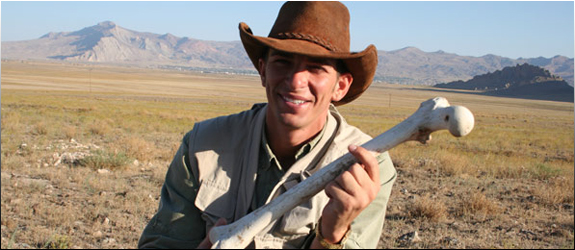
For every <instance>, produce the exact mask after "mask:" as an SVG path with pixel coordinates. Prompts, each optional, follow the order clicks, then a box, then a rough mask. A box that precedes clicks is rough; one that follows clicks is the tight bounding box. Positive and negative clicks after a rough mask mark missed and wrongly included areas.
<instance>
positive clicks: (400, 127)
mask: <svg viewBox="0 0 575 250" xmlns="http://www.w3.org/2000/svg"><path fill="white" fill-rule="evenodd" d="M474 123H475V120H474V118H473V114H472V113H471V111H469V110H468V109H467V108H465V107H462V106H450V105H449V102H448V101H447V100H446V99H445V98H443V97H436V98H433V99H429V100H427V101H425V102H423V103H421V105H420V107H419V109H418V110H417V111H416V112H415V113H414V114H413V115H411V116H410V117H408V118H407V119H406V120H404V121H403V122H401V123H399V124H397V125H396V126H394V127H393V128H391V129H389V130H388V131H386V132H384V133H383V134H380V135H379V136H377V137H375V138H373V139H372V140H370V141H368V142H366V143H365V144H363V145H361V146H362V147H364V148H366V149H367V150H369V151H371V152H373V153H374V154H378V153H381V152H385V151H388V150H390V149H392V148H393V147H395V146H397V145H399V144H401V143H403V142H406V141H411V140H416V141H420V142H421V143H426V142H427V141H428V140H429V139H431V136H430V134H431V133H432V132H434V131H437V130H443V129H447V130H449V132H450V133H451V134H452V135H454V136H457V137H460V136H465V135H467V134H469V133H470V132H471V130H472V129H473V126H474ZM355 162H356V159H355V157H353V156H352V155H351V154H350V153H347V154H345V155H343V156H342V157H340V158H338V159H337V160H335V161H334V162H332V163H330V164H328V165H327V166H325V167H323V168H322V169H320V170H318V171H317V172H316V173H315V174H313V175H312V176H310V177H309V178H307V179H305V180H304V181H302V182H301V183H299V184H298V185H296V186H294V187H292V188H291V189H289V190H287V191H286V192H285V193H283V194H282V195H280V196H278V197H276V198H275V199H273V200H272V201H271V202H270V203H268V204H266V205H264V206H262V207H260V208H259V209H257V210H255V211H253V212H252V213H250V214H248V215H246V216H244V217H242V218H241V219H239V220H237V221H236V222H234V223H231V224H229V225H224V226H219V227H214V228H212V230H211V231H210V234H209V237H210V240H211V241H212V242H214V244H213V246H212V248H245V247H247V246H248V245H249V244H250V243H251V242H252V241H253V238H254V236H256V235H257V234H258V233H259V232H261V231H262V230H263V229H264V228H265V227H266V226H267V225H269V224H270V223H272V222H274V221H275V220H277V219H278V218H280V217H281V216H282V215H283V214H285V213H286V212H288V211H290V210H291V209H293V208H295V207H296V206H298V205H299V204H301V203H302V202H303V201H306V200H308V199H310V198H311V197H313V196H314V195H316V194H317V193H319V192H320V191H321V190H323V189H324V188H325V186H326V185H327V184H328V183H329V182H331V181H332V180H334V179H335V178H336V177H337V176H339V175H340V174H341V173H342V172H343V171H345V170H347V169H348V168H349V167H350V166H351V165H352V164H354V163H355Z"/></svg>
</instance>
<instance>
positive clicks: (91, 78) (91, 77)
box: [88, 68, 92, 95]
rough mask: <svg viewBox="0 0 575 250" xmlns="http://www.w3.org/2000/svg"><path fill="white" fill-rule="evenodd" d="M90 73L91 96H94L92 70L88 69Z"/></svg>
mask: <svg viewBox="0 0 575 250" xmlns="http://www.w3.org/2000/svg"><path fill="white" fill-rule="evenodd" d="M88 71H89V72H90V95H92V68H90V69H88Z"/></svg>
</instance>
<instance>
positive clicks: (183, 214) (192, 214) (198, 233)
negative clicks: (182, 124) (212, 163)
mask: <svg viewBox="0 0 575 250" xmlns="http://www.w3.org/2000/svg"><path fill="white" fill-rule="evenodd" d="M254 111H257V110H252V111H249V112H248V113H242V114H240V116H239V117H238V118H243V117H247V118H250V119H244V121H252V119H251V117H252V116H248V115H252V113H253V112H254ZM260 112H264V111H260ZM331 112H332V115H335V116H338V115H339V113H337V111H336V110H335V109H333V111H331ZM236 117H237V116H236ZM238 118H235V117H234V118H224V119H234V122H235V121H236V120H239V119H238ZM260 120H262V119H261V118H260ZM220 121H222V119H217V120H213V121H210V122H209V123H205V122H204V123H203V124H205V125H206V126H205V128H211V127H213V126H214V125H215V126H220V125H221V124H224V123H221V122H220ZM341 122H342V123H345V121H341ZM230 124H233V125H234V126H236V127H244V128H245V126H246V125H247V124H246V125H241V124H236V123H230ZM208 125H209V126H208ZM225 125H227V123H226V124H225ZM249 125H250V126H253V124H249ZM342 126H343V125H342ZM346 126H347V125H346ZM200 128H204V127H200V126H195V127H194V130H196V129H197V130H198V131H204V130H205V129H204V130H202V129H200ZM260 128H261V127H260ZM194 130H192V131H190V133H188V134H186V136H185V137H184V139H183V143H182V145H181V147H180V149H179V150H178V152H177V153H176V156H175V157H174V161H173V162H172V164H171V165H170V168H169V169H168V173H167V174H166V181H165V183H164V186H163V187H162V196H161V197H162V198H161V202H160V207H159V209H158V213H157V214H156V215H155V216H154V217H153V218H152V220H150V222H149V223H148V225H147V226H146V228H145V229H144V231H143V232H142V236H141V238H140V241H139V242H138V247H139V248H195V247H196V246H197V245H198V244H199V243H200V242H201V241H202V240H203V239H204V238H205V237H206V234H207V231H206V230H207V229H206V227H209V225H207V223H208V221H211V223H213V222H214V220H213V219H214V218H211V219H209V220H208V218H207V217H205V216H207V215H206V214H204V212H203V211H202V210H201V207H197V206H198V203H197V199H196V197H197V195H198V189H200V188H201V186H202V185H200V184H201V183H199V182H198V179H197V178H198V175H197V174H198V173H197V172H194V167H190V166H197V164H198V162H199V158H198V157H200V156H201V155H208V156H213V153H210V152H208V153H209V154H204V153H201V154H200V153H195V157H194V155H191V153H190V152H198V149H197V145H204V144H207V145H206V146H204V147H203V148H211V145H212V144H217V143H219V142H220V141H221V140H223V138H227V137H228V136H233V137H234V138H235V140H236V141H241V140H244V139H243V138H244V137H241V136H240V135H239V134H238V133H242V132H243V131H245V130H242V129H237V130H218V129H213V130H214V131H222V132H220V133H219V134H213V135H214V136H216V135H217V136H219V137H221V138H220V139H214V140H206V138H204V137H200V138H197V140H198V142H202V143H201V144H197V145H196V144H194V142H195V140H194V138H195V136H199V135H200V134H202V133H199V132H196V131H194ZM262 130H264V129H262ZM262 130H256V131H254V133H257V131H262ZM325 131H326V128H325V127H324V129H323V130H322V132H320V134H319V135H318V136H316V137H315V138H314V139H312V140H311V141H310V142H308V143H306V144H305V145H304V146H302V148H301V149H300V150H299V151H298V152H297V154H296V156H295V157H296V160H298V159H301V158H303V157H305V156H306V155H307V154H309V152H311V151H312V149H313V150H315V149H314V148H315V147H316V146H317V143H318V142H319V141H321V140H323V139H322V137H323V136H327V135H325V133H324V132H325ZM338 131H339V130H338ZM346 131H347V130H346ZM223 132H225V133H223ZM261 135H262V136H261V137H260V142H259V145H258V147H259V153H257V155H258V156H257V158H256V159H257V160H256V162H257V163H256V164H257V166H255V167H256V168H257V169H255V170H256V172H255V173H254V174H255V179H254V182H255V183H254V187H255V188H254V189H253V190H254V191H253V193H252V194H253V195H252V197H251V199H250V200H251V203H250V201H247V202H248V207H249V210H254V209H256V208H257V207H260V206H262V205H263V204H265V203H267V202H268V201H269V199H270V197H269V196H270V193H271V192H272V191H273V188H274V186H276V185H277V183H278V182H279V181H280V179H281V178H282V176H283V175H284V172H286V171H288V169H286V168H284V167H283V166H281V164H279V161H278V160H277V158H276V157H275V156H274V154H273V152H272V151H271V149H270V147H269V144H268V143H267V139H266V138H265V133H261ZM329 136H331V132H330V135H329ZM207 137H209V136H207ZM262 137H263V138H262ZM240 138H241V139H240ZM230 139H232V138H231V137H230ZM192 145H194V147H196V148H194V149H193V151H192V149H191V148H190V146H192ZM231 145H236V144H231ZM254 146H256V145H254ZM342 146H344V145H342ZM342 149H343V148H342ZM262 152H263V153H262ZM196 158H197V160H196ZM252 159H253V158H252ZM378 161H379V164H380V175H381V177H382V178H381V179H382V180H381V181H382V182H381V185H382V188H381V190H380V192H379V193H378V197H377V198H376V200H374V201H373V202H372V204H371V205H370V206H368V207H367V208H366V209H365V210H364V211H363V212H362V213H361V214H360V216H358V217H357V218H356V219H355V220H354V222H353V223H352V230H351V234H350V237H349V240H348V241H347V243H346V245H345V248H374V247H376V245H377V242H378V239H379V237H380V234H381V229H382V226H383V220H384V218H385V207H386V205H387V201H388V199H389V195H390V193H391V187H392V185H393V182H394V181H395V178H396V172H395V169H394V167H393V164H392V163H391V159H390V158H389V155H388V154H387V152H385V153H382V154H380V156H379V157H378ZM206 184H210V183H204V184H203V185H206ZM205 190H206V191H209V190H210V189H205ZM232 193H233V192H232ZM234 197H235V196H234ZM194 201H196V203H195V204H194ZM219 201H220V200H216V202H219ZM215 205H216V206H215V207H217V206H219V204H215ZM216 209H217V208H216ZM215 219H217V218H215ZM314 236H315V235H314V232H313V230H312V231H311V232H310V235H308V237H306V238H307V239H308V240H306V242H304V244H303V245H299V247H307V246H309V243H310V241H309V239H313V238H314ZM296 247H297V246H296Z"/></svg>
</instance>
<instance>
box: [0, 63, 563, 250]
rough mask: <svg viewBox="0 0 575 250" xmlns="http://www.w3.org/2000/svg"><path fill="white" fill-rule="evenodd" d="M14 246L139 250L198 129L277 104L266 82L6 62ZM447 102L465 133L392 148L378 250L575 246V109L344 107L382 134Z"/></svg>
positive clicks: (497, 104) (6, 173)
mask: <svg viewBox="0 0 575 250" xmlns="http://www.w3.org/2000/svg"><path fill="white" fill-rule="evenodd" d="M0 86H1V115H2V116H1V152H2V156H1V177H2V179H1V191H2V194H1V222H2V223H1V227H2V228H1V236H2V241H1V247H2V248H135V247H137V241H138V239H139V237H140V234H141V232H142V230H143V228H144V227H145V225H146V224H147V222H148V221H149V220H150V218H151V217H152V216H153V215H154V213H155V212H156V210H157V208H158V201H159V195H160V188H161V186H162V184H163V181H164V176H165V174H166V171H167V168H168V166H169V164H170V162H171V161H172V157H173V155H174V153H175V152H176V150H177V148H178V147H179V145H180V142H181V139H182V137H183V136H184V134H185V133H186V132H187V131H189V130H190V129H192V127H193V125H194V123H195V122H198V121H202V120H205V119H209V118H213V117H217V116H221V115H227V114H233V113H236V112H240V111H242V110H246V109H249V108H250V107H251V106H252V105H253V104H254V103H260V102H265V101H266V100H265V93H264V89H263V88H262V86H261V84H260V82H259V77H257V76H255V75H237V74H210V73H201V72H190V71H177V70H162V69H156V68H138V67H127V66H120V65H90V64H74V63H55V62H33V61H2V65H1V85H0ZM436 96H442V97H445V98H447V99H448V100H449V102H450V103H451V104H452V105H462V106H466V107H467V108H469V109H470V110H471V111H472V112H473V113H474V115H475V128H474V130H473V131H472V132H471V134H469V135H468V136H466V137H461V138H454V137H452V136H451V135H449V133H448V132H446V131H443V132H437V133H434V134H433V139H432V140H431V141H430V142H429V143H428V144H426V145H422V144H419V143H417V142H408V143H405V144H403V145H400V146H398V147H396V148H394V149H392V150H391V151H390V155H391V158H392V160H393V161H394V165H395V167H396V169H397V171H398V177H397V181H396V182H395V184H394V187H393V190H392V194H391V198H390V201H389V203H388V209H387V214H386V222H385V225H384V227H383V233H382V235H381V236H380V238H379V244H378V247H379V248H569V249H573V248H574V236H573V234H574V217H573V211H574V208H573V206H574V161H573V160H574V124H573V122H574V116H573V115H574V114H573V112H574V111H573V103H568V102H553V101H539V100H526V99H514V98H501V97H489V96H484V95H481V94H480V93H478V92H472V91H453V90H451V91H446V90H439V89H435V88H432V87H426V86H408V85H393V84H386V83H379V82H376V83H374V84H372V86H371V87H370V88H369V89H368V91H367V92H366V93H365V94H364V95H363V96H361V97H360V98H359V99H358V100H356V101H354V102H352V103H350V104H348V105H344V106H341V107H338V109H339V110H340V112H341V113H343V115H344V117H346V119H347V121H348V122H349V123H350V124H352V125H354V126H357V127H358V128H360V129H362V130H363V131H364V132H366V133H368V134H370V135H371V136H376V135H378V134H380V133H382V132H384V131H386V130H387V129H389V128H391V127H392V126H394V125H395V124H397V123H399V122H401V121H402V120H403V119H405V118H407V117H408V116H409V115H411V114H412V113H413V112H414V111H415V110H417V108H418V106H419V104H420V103H421V102H423V101H425V100H427V99H430V98H433V97H436Z"/></svg>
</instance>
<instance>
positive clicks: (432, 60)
mask: <svg viewBox="0 0 575 250" xmlns="http://www.w3.org/2000/svg"><path fill="white" fill-rule="evenodd" d="M378 57H379V65H378V68H377V72H376V80H380V81H384V82H391V83H400V84H410V85H435V84H438V83H445V82H450V81H457V80H469V79H471V78H473V76H476V75H480V74H485V73H488V72H493V71H495V70H499V69H502V68H504V67H507V66H514V65H517V64H523V63H529V64H532V65H536V66H540V67H542V68H545V69H548V70H549V71H550V72H552V73H553V74H555V75H558V76H561V77H562V78H563V79H565V80H566V81H567V82H569V83H570V85H571V86H573V59H569V58H567V57H564V56H555V57H553V58H551V59H546V58H542V57H539V58H534V59H523V58H519V59H510V58H506V57H500V56H496V55H485V56H482V57H472V56H459V55H456V54H452V53H446V52H444V51H437V52H424V51H421V50H419V49H417V48H414V47H406V48H403V49H400V50H394V51H389V52H386V51H378Z"/></svg>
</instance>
